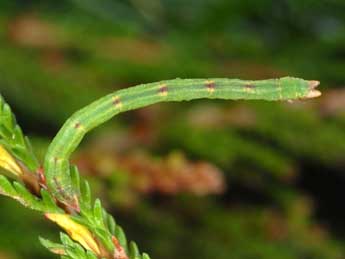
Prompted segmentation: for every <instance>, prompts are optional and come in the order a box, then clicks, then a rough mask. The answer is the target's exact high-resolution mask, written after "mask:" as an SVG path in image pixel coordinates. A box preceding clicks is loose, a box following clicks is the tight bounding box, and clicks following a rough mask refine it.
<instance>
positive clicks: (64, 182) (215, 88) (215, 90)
mask: <svg viewBox="0 0 345 259" xmlns="http://www.w3.org/2000/svg"><path fill="white" fill-rule="evenodd" d="M318 84H319V82H318V81H307V80H304V79H299V78H294V77H282V78H279V79H267V80H256V81H252V80H240V79H226V78H225V79H224V78H213V79H179V78H178V79H173V80H166V81H161V82H155V83H148V84H141V85H138V86H134V87H130V88H127V89H122V90H119V91H116V92H114V93H112V94H109V95H107V96H105V97H103V98H101V99H99V100H97V101H95V102H93V103H91V104H90V105H88V106H86V107H85V108H83V109H81V110H79V111H78V112H76V113H75V114H73V115H72V116H71V117H70V118H69V119H68V120H67V121H66V123H65V124H64V125H63V127H62V128H61V130H60V131H59V132H58V134H57V135H56V137H55V138H54V139H53V141H52V143H51V144H50V146H49V148H48V151H47V154H46V157H45V161H44V171H45V176H46V181H47V186H48V189H49V190H50V191H51V192H52V193H53V194H54V195H55V197H56V198H57V199H58V200H59V201H60V202H61V203H63V204H65V205H67V206H70V207H73V208H75V209H77V208H78V195H77V194H76V193H75V191H74V190H73V188H72V184H71V179H70V164H69V157H70V155H71V154H72V152H73V151H74V150H75V149H76V148H77V146H78V145H79V143H80V142H81V141H82V139H83V137H84V136H85V134H86V133H87V132H89V131H90V130H92V129H93V128H95V127H97V126H98V125H100V124H102V123H104V122H106V121H107V120H109V119H111V118H112V117H113V116H115V115H116V114H118V113H121V112H124V111H129V110H133V109H137V108H141V107H144V106H147V105H151V104H154V103H158V102H168V101H189V100H193V99H200V98H210V99H226V100H239V99H246V100H252V99H260V100H268V101H279V100H294V99H307V98H314V97H318V96H320V95H321V92H320V91H318V90H316V89H315V88H316V87H317V86H318Z"/></svg>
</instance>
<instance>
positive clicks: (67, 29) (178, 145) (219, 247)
mask: <svg viewBox="0 0 345 259" xmlns="http://www.w3.org/2000/svg"><path fill="white" fill-rule="evenodd" d="M344 13H345V3H344V1H342V0H331V1H326V0H321V1H312V0H299V1H295V0H291V1H268V0H263V1H254V0H251V1H228V0H215V1H206V0H205V1H200V0H190V1H181V0H175V1H172V0H155V1H140V0H131V1H126V0H122V1H112V0H101V1H100V0H99V1H96V0H85V1H81V0H64V1H58V2H57V1H44V2H42V1H34V0H30V1H28V0H16V1H13V0H2V1H1V3H0V92H1V94H2V95H3V96H4V97H5V98H6V100H7V101H9V103H10V104H11V106H12V107H13V108H14V111H15V112H16V113H17V114H18V120H19V123H20V124H21V125H22V127H23V128H24V130H25V131H28V132H29V133H30V134H32V135H35V136H38V137H36V138H35V139H36V140H34V144H36V145H35V146H36V147H39V149H42V150H44V149H45V147H46V143H47V142H48V141H47V139H48V138H51V137H52V136H53V134H54V133H55V132H56V131H57V130H58V128H59V126H60V125H61V124H62V123H63V122H64V120H65V119H66V118H67V117H68V116H69V115H70V114H71V113H72V112H74V111H75V110H76V109H78V108H80V107H82V106H83V105H85V104H87V103H88V102H90V101H92V100H94V99H96V98H98V97H100V96H102V95H104V94H106V93H108V92H111V91H113V90H115V89H119V88H123V87H127V86H130V85H134V84H137V83H143V82H152V81H157V80H161V79H168V78H175V77H211V76H212V77H217V76H219V77H221V76H226V77H240V78H251V79H260V78H267V77H277V76H283V75H287V74H289V75H295V76H301V77H303V78H306V79H317V80H320V81H321V88H322V90H323V92H324V97H322V98H321V99H320V100H315V101H310V102H308V103H295V104H271V103H260V102H250V103H248V102H239V103H237V102H236V103H227V102H212V101H201V102H199V101H197V102H193V103H188V104H164V105H159V106H155V108H153V109H150V108H149V109H144V110H142V111H137V112H130V113H128V114H125V115H122V116H120V117H119V118H117V119H116V120H114V122H113V123H112V124H111V125H108V126H107V128H105V127H104V128H103V130H104V131H108V132H110V134H109V133H108V134H107V135H106V136H107V137H106V140H104V137H102V130H97V131H96V133H95V134H94V135H93V136H92V137H91V138H88V140H89V143H88V145H87V146H86V147H84V150H85V149H86V150H87V149H91V150H94V149H96V148H98V145H96V144H94V143H99V142H100V140H101V139H103V142H106V143H108V144H107V145H108V146H110V148H112V145H114V146H116V145H119V146H120V147H122V146H124V147H126V148H123V150H121V152H124V153H126V152H128V150H129V151H133V150H137V149H141V150H145V152H147V153H148V154H151V155H152V157H164V156H165V155H166V154H167V153H169V152H170V151H171V150H180V151H181V152H183V153H184V154H185V155H186V156H187V157H188V158H189V159H191V160H195V161H197V160H207V161H209V162H211V163H213V164H215V165H216V166H218V167H219V168H220V169H221V170H223V172H224V174H225V178H226V185H227V186H228V188H227V191H226V192H225V193H224V194H222V195H217V196H211V197H210V196H208V197H194V196H193V195H191V194H176V195H163V194H159V193H155V194H140V195H141V196H142V199H140V200H139V201H138V202H136V203H134V204H131V206H128V204H127V205H124V204H126V202H125V201H126V199H127V198H128V197H129V196H130V195H131V194H130V193H129V192H133V190H131V189H126V188H127V185H128V182H127V180H126V177H127V176H123V175H122V174H121V173H115V172H114V174H111V176H109V177H106V178H105V179H104V177H100V176H99V175H91V176H89V177H90V178H91V179H92V182H93V186H94V188H95V190H97V194H98V195H99V196H103V199H105V200H106V201H107V204H108V207H109V209H110V210H111V211H112V212H113V214H114V215H115V217H116V218H117V221H118V222H119V223H120V224H121V225H123V226H124V228H125V230H126V231H127V232H128V233H127V234H128V235H129V237H130V239H133V240H136V241H138V244H139V246H140V247H142V248H145V250H146V251H148V252H149V254H150V255H151V256H152V258H165V259H169V258H196V257H197V258H202V259H203V258H205V259H206V258H213V257H217V258H235V259H237V258H238V259H247V258H248V259H249V258H265V259H266V258H268V259H270V258H278V259H280V258H281V259H285V258H286V259H290V258H291V259H292V258H316V259H319V258H320V259H321V258H344V256H345V251H344V248H343V245H344V237H345V235H344V234H345V224H344V221H343V219H344V217H345V211H344V210H343V209H342V204H341V198H342V195H344V191H343V189H344V188H342V185H343V184H344V173H343V172H344V161H345V160H344V156H345V155H344V154H345V141H344V140H345V123H344V121H345V120H344V111H345V110H344V107H345V105H344V103H345V97H344V94H343V92H344V90H343V89H342V87H343V85H344V79H345V78H344V71H345V49H344V46H345V15H344ZM328 93H330V94H328ZM334 105H335V107H334ZM123 132H127V133H126V134H123ZM112 138H115V139H117V140H116V141H112ZM133 139H135V141H134V144H133V143H130V144H128V143H127V144H126V143H125V144H124V143H123V142H131V141H132V142H133ZM128 146H129V147H128ZM139 147H140V148H139ZM40 153H42V152H40ZM96 166H99V167H100V168H101V164H99V165H98V164H97V163H96ZM114 170H115V169H114ZM115 171H116V170H115ZM320 174H321V177H313V176H314V175H320ZM100 178H101V179H102V180H100ZM331 182H336V183H337V184H334V185H331ZM109 186H110V187H111V189H110V188H109ZM107 188H108V189H107ZM106 189H107V190H106ZM121 193H122V195H121ZM123 193H125V194H126V195H123ZM119 197H120V198H119ZM121 197H122V198H121ZM121 200H122V201H121ZM0 206H1V209H0V210H1V213H0V217H1V222H0V241H1V242H0V247H1V251H4V252H6V254H9V255H11V256H12V257H13V258H21V257H22V258H23V257H25V258H48V255H46V254H45V251H44V249H43V248H42V249H41V248H40V247H39V244H38V242H37V240H36V238H35V237H36V236H37V235H38V233H39V234H40V235H43V236H51V235H52V233H53V231H52V229H50V227H45V226H43V225H41V223H40V222H42V221H43V220H42V219H40V218H38V217H37V216H36V215H32V214H30V215H29V214H28V212H26V211H25V210H23V209H21V208H18V206H17V205H14V204H12V203H11V202H8V201H7V200H5V199H4V198H1V205H0ZM13 226H15V227H13ZM56 238H57V237H56ZM1 256H2V254H1V253H0V258H2V257H4V258H12V257H8V256H7V257H6V256H5V255H4V256H2V257H1Z"/></svg>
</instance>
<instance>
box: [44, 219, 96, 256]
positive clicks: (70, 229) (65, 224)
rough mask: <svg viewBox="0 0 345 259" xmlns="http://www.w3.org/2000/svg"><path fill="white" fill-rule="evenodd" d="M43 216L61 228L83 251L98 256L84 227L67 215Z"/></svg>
mask: <svg viewBox="0 0 345 259" xmlns="http://www.w3.org/2000/svg"><path fill="white" fill-rule="evenodd" d="M45 216H46V217H47V218H48V219H49V220H51V221H53V222H55V223H56V224H58V225H59V226H60V227H62V228H63V229H64V230H65V231H66V232H67V233H68V235H69V236H70V237H71V238H72V239H73V240H75V241H77V242H79V243H80V244H81V245H82V246H83V247H84V248H85V249H87V250H91V251H93V252H94V253H95V254H96V255H99V254H100V249H99V247H98V244H97V242H96V241H95V239H94V238H93V236H92V234H91V232H90V231H89V230H88V229H87V228H86V227H85V226H83V225H80V224H78V223H76V222H74V221H73V220H72V219H71V217H70V216H68V215H67V214H57V213H46V214H45Z"/></svg>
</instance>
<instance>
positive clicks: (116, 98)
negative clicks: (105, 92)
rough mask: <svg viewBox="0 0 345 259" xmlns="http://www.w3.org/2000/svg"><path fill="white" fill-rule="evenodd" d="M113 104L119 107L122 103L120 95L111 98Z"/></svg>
mask: <svg viewBox="0 0 345 259" xmlns="http://www.w3.org/2000/svg"><path fill="white" fill-rule="evenodd" d="M113 104H114V105H115V107H116V108H121V106H122V103H121V100H120V97H118V96H115V97H114V98H113Z"/></svg>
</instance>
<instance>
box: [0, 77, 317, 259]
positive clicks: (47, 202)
mask: <svg viewBox="0 0 345 259" xmlns="http://www.w3.org/2000/svg"><path fill="white" fill-rule="evenodd" d="M317 85H318V82H317V81H306V80H303V79H298V78H291V77H285V78H280V79H269V80H260V81H249V80H239V79H175V80H168V81H162V82H157V83H151V84H146V85H139V86H136V87H132V88H128V89H124V90H120V91H118V92H115V93H113V94H110V95H108V96H106V97H104V98H101V99H100V100H98V101H96V102H94V103H92V104H90V105H89V106H87V107H85V108H84V109H82V110H80V111H78V112H77V113H75V114H74V115H73V116H72V117H71V118H70V119H69V120H68V121H67V122H66V124H65V125H64V126H63V127H62V129H61V131H60V132H59V133H58V134H57V136H56V138H55V139H54V140H53V142H52V143H51V145H50V146H49V149H48V152H47V154H46V158H45V162H44V168H43V167H42V166H40V164H39V163H38V161H37V159H36V157H35V155H34V153H33V151H32V148H31V145H30V142H29V141H28V139H27V138H26V137H25V136H24V135H23V133H22V130H21V129H20V127H19V126H18V125H17V123H16V120H15V117H14V115H13V114H12V112H11V109H10V107H9V106H8V105H7V104H6V103H5V102H4V100H3V99H2V98H0V168H2V169H4V171H6V172H7V175H9V176H10V177H11V178H12V179H13V178H14V180H13V181H12V180H9V179H8V178H7V177H5V176H4V175H0V193H1V194H3V195H6V196H9V197H12V198H13V199H16V200H17V201H19V202H20V203H21V204H23V205H24V206H26V207H28V208H30V209H33V210H36V211H39V212H41V213H43V214H44V215H45V217H46V218H48V219H49V220H51V221H53V222H55V223H56V224H58V225H59V226H60V227H61V228H62V229H64V231H65V232H66V233H67V234H61V235H60V239H61V243H53V242H51V241H49V240H46V239H43V238H40V241H41V243H42V244H43V245H44V246H45V247H46V248H48V249H49V250H50V251H51V252H53V253H55V254H58V255H60V256H61V258H63V259H80V258H88V259H96V258H97V259H101V258H106V259H149V256H148V255H147V254H145V253H144V254H141V253H140V252H139V250H138V248H137V246H136V244H135V243H133V242H128V241H127V238H126V235H125V234H124V232H123V230H122V228H121V227H120V226H119V225H117V224H116V222H115V220H114V219H113V217H112V216H111V215H110V214H108V213H107V212H106V210H105V209H104V208H103V207H102V205H101V202H100V200H99V199H96V200H95V201H94V202H93V200H92V198H91V191H90V187H89V184H88V182H87V181H85V180H83V179H81V178H80V175H79V172H78V168H77V167H75V166H71V165H70V163H69V156H70V155H71V153H72V152H73V151H74V150H75V149H76V148H77V146H78V144H79V143H80V142H81V140H82V139H83V137H84V135H85V134H86V133H87V132H89V131H90V130H91V129H93V128H95V127H97V126H98V125H100V124H102V123H104V122H105V121H107V120H109V119H110V118H112V117H113V116H114V115H116V114H118V113H120V112H124V111H128V110H131V109H136V108H141V107H144V106H147V105H150V104H154V103H157V102H166V101H183V100H192V99H198V98H217V99H232V100H238V99H262V100H271V101H275V100H293V99H306V98H313V97H317V96H319V95H320V94H321V93H320V92H319V91H317V90H315V87H316V86H317Z"/></svg>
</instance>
